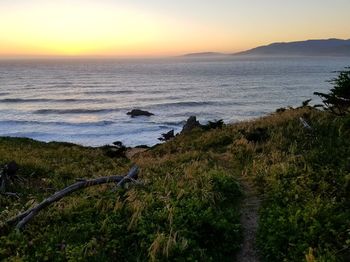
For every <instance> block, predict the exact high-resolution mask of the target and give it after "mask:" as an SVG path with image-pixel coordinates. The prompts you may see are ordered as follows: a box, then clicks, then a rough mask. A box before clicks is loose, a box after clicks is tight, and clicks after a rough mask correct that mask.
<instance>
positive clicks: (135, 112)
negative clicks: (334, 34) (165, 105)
mask: <svg viewBox="0 0 350 262" xmlns="http://www.w3.org/2000/svg"><path fill="white" fill-rule="evenodd" d="M126 114H127V115H130V116H131V117H137V116H153V115H154V114H153V113H151V112H148V111H144V110H141V109H133V110H131V111H130V112H127V113H126Z"/></svg>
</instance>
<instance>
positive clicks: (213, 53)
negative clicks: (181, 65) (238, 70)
mask: <svg viewBox="0 0 350 262" xmlns="http://www.w3.org/2000/svg"><path fill="white" fill-rule="evenodd" d="M226 55H227V54H223V53H218V52H202V53H190V54H185V55H184V56H186V57H198V56H199V57H210V56H226Z"/></svg>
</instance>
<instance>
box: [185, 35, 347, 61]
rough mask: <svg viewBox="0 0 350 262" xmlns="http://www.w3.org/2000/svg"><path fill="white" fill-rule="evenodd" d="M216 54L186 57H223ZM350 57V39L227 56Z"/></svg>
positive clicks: (281, 45) (278, 46) (278, 45)
mask: <svg viewBox="0 0 350 262" xmlns="http://www.w3.org/2000/svg"><path fill="white" fill-rule="evenodd" d="M223 55H224V54H221V53H215V52H206V53H192V54H187V55H185V56H190V57H208V56H223ZM230 55H235V56H350V39H349V40H342V39H334V38H333V39H324V40H306V41H297V42H286V43H273V44H270V45H266V46H259V47H256V48H253V49H250V50H247V51H243V52H238V53H234V54H226V56H230Z"/></svg>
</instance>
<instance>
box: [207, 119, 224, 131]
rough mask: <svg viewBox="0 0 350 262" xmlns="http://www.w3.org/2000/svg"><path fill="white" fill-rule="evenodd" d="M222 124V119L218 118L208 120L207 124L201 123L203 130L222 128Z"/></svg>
mask: <svg viewBox="0 0 350 262" xmlns="http://www.w3.org/2000/svg"><path fill="white" fill-rule="evenodd" d="M223 126H224V120H222V119H220V120H218V121H213V122H212V121H208V124H206V125H203V126H202V128H203V129H204V130H210V129H216V128H222V127H223Z"/></svg>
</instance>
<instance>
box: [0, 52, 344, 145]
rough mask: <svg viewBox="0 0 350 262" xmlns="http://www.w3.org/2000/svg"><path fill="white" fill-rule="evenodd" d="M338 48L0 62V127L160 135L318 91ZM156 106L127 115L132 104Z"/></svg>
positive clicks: (1, 132) (11, 132)
mask: <svg viewBox="0 0 350 262" xmlns="http://www.w3.org/2000/svg"><path fill="white" fill-rule="evenodd" d="M349 65H350V58H346V57H278V58H266V57H265V58H263V57H260V58H259V57H249V58H247V57H225V58H210V59H209V58H206V59H199V58H171V59H146V60H137V59H129V60H127V59H52V60H49V59H41V60H2V61H0V136H13V137H29V138H33V139H37V140H41V141H65V142H73V143H77V144H82V145H86V146H101V145H105V144H110V143H112V142H114V141H122V142H123V143H124V144H126V145H128V146H135V145H140V144H147V145H154V144H156V143H158V142H159V141H158V139H157V138H158V137H160V134H161V133H165V132H168V131H170V130H172V129H174V130H175V132H179V131H181V128H182V126H183V123H184V121H185V120H186V119H187V118H188V117H189V116H192V115H195V116H197V118H198V119H199V121H200V122H201V123H203V124H205V123H206V122H207V121H209V120H211V121H212V120H218V119H223V120H224V121H225V122H226V123H234V122H237V121H243V120H247V119H252V118H257V117H259V116H262V115H266V114H269V113H272V112H274V111H275V110H276V109H277V108H280V107H286V106H299V105H301V103H302V101H304V100H306V99H309V98H313V103H319V102H320V101H319V99H318V98H317V97H315V96H314V95H313V92H315V91H318V92H326V91H327V90H329V89H330V88H331V84H330V83H329V82H327V80H330V79H332V78H334V77H335V76H336V72H335V71H339V70H342V69H344V67H346V66H349ZM135 108H138V109H142V110H147V111H150V112H152V113H154V116H151V117H136V118H131V117H130V116H128V115H127V114H126V113H127V112H128V111H130V110H132V109H135Z"/></svg>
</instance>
